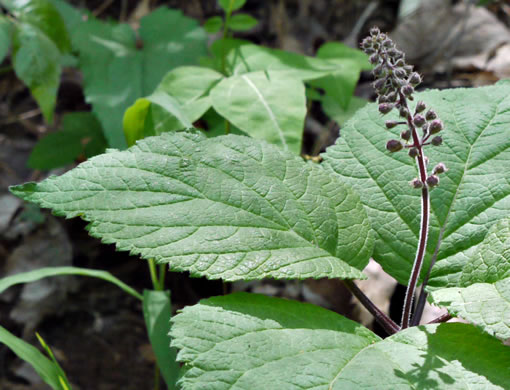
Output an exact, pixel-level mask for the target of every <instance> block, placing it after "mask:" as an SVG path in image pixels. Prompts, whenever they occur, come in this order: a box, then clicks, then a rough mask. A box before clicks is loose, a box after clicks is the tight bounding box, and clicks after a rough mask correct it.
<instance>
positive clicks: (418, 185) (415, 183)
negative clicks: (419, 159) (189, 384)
mask: <svg viewBox="0 0 510 390" xmlns="http://www.w3.org/2000/svg"><path fill="white" fill-rule="evenodd" d="M409 184H410V185H411V187H413V188H417V189H418V188H422V187H423V182H422V181H421V180H420V179H418V178H414V179H413V180H411V181H410V182H409Z"/></svg>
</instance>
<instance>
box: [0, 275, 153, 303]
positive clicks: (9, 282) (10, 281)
mask: <svg viewBox="0 0 510 390" xmlns="http://www.w3.org/2000/svg"><path fill="white" fill-rule="evenodd" d="M62 275H79V276H89V277H92V278H98V279H103V280H105V281H107V282H110V283H113V284H114V285H116V286H117V287H119V288H120V289H121V290H123V291H124V292H126V293H128V294H130V295H132V296H134V297H135V298H137V299H140V300H143V298H142V296H141V295H140V294H139V293H137V292H136V291H135V290H134V289H133V288H131V287H129V286H128V285H127V284H125V283H123V282H122V281H121V280H119V279H117V278H116V277H115V276H113V275H112V274H110V273H109V272H106V271H100V270H95V269H88V268H78V267H47V268H40V269H37V270H34V271H29V272H22V273H19V274H15V275H11V276H7V277H4V278H2V279H0V293H2V292H3V291H5V290H7V289H8V288H9V287H11V286H14V285H16V284H21V283H30V282H35V281H37V280H40V279H43V278H49V277H52V276H62Z"/></svg>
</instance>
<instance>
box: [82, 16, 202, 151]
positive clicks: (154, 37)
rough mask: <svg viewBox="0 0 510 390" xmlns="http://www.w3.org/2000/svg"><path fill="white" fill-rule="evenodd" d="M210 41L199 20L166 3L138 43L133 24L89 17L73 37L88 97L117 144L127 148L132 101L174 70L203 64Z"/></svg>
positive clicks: (146, 23) (148, 20) (145, 23)
mask: <svg viewBox="0 0 510 390" xmlns="http://www.w3.org/2000/svg"><path fill="white" fill-rule="evenodd" d="M206 39H207V36H206V34H205V32H204V31H203V29H202V28H201V27H200V26H198V24H197V22H196V21H194V20H192V19H189V18H187V17H185V16H183V15H182V13H181V11H176V10H170V9H167V8H163V7H162V8H159V9H157V10H156V11H154V12H152V13H151V14H149V15H147V16H145V17H144V18H142V20H141V22H140V29H139V40H138V41H137V38H136V35H135V33H134V31H133V30H132V29H131V27H129V26H128V25H127V24H121V25H111V24H107V23H105V22H100V21H98V20H89V21H87V22H86V23H82V24H80V25H79V26H78V28H77V29H76V31H75V33H74V34H73V36H72V40H73V45H74V46H75V47H76V48H77V49H78V51H79V54H80V65H81V68H82V71H83V77H84V83H85V95H86V98H87V101H89V102H90V103H92V106H93V110H94V112H95V113H96V115H97V116H98V118H99V120H100V121H101V123H102V125H103V128H104V129H105V136H106V138H107V140H108V143H109V145H110V146H111V147H116V148H121V149H122V148H125V146H126V140H125V138H124V134H123V131H122V118H123V116H124V111H125V110H126V109H127V108H128V107H129V105H130V104H132V103H133V102H134V101H135V100H136V99H137V98H140V97H142V96H147V95H149V94H150V93H152V91H153V90H154V88H156V86H157V85H158V83H159V82H160V81H161V79H162V77H163V76H164V75H165V74H166V73H167V72H168V71H169V70H170V69H172V68H175V67H177V66H180V65H187V64H193V63H195V62H197V61H198V58H199V57H201V56H203V55H205V53H206ZM147 66H150V71H147V69H148V68H147Z"/></svg>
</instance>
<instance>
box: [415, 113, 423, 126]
mask: <svg viewBox="0 0 510 390" xmlns="http://www.w3.org/2000/svg"><path fill="white" fill-rule="evenodd" d="M413 123H414V125H415V126H416V127H422V126H423V125H424V124H425V117H424V116H423V115H420V114H417V115H415V116H414V118H413Z"/></svg>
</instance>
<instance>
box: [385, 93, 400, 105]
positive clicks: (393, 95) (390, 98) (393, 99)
mask: <svg viewBox="0 0 510 390" xmlns="http://www.w3.org/2000/svg"><path fill="white" fill-rule="evenodd" d="M387 97H388V101H389V102H392V103H395V102H396V101H397V97H398V96H397V94H396V93H395V92H390V93H389V94H388V95H387Z"/></svg>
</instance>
